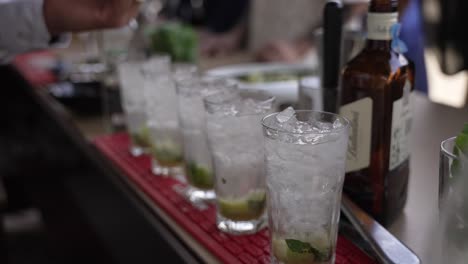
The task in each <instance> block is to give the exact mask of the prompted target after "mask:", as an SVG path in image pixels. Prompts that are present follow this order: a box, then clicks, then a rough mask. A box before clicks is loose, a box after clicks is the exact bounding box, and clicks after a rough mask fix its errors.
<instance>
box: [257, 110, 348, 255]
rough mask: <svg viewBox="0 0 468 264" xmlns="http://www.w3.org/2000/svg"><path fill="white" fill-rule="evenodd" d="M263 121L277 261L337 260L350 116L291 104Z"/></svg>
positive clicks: (272, 245)
mask: <svg viewBox="0 0 468 264" xmlns="http://www.w3.org/2000/svg"><path fill="white" fill-rule="evenodd" d="M262 124H263V132H264V136H265V160H266V188H267V194H268V195H267V197H268V220H269V229H270V236H271V254H272V256H271V258H272V263H320V264H325V263H327V264H328V263H334V258H335V247H336V239H337V230H338V220H339V216H340V203H341V192H342V188H343V181H344V175H345V163H346V150H347V144H348V129H349V122H348V121H347V120H346V119H345V118H343V117H340V116H338V115H335V114H331V113H324V112H317V111H295V110H294V109H292V108H287V109H286V110H284V111H283V112H280V113H275V114H271V115H268V116H266V117H265V118H264V119H263V121H262Z"/></svg>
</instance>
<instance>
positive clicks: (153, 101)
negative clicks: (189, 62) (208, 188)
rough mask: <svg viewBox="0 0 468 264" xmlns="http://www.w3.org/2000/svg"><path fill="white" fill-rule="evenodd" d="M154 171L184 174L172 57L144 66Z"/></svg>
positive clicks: (160, 58)
mask: <svg viewBox="0 0 468 264" xmlns="http://www.w3.org/2000/svg"><path fill="white" fill-rule="evenodd" d="M142 72H143V77H144V78H143V79H144V82H143V86H144V92H145V93H144V94H145V106H146V114H147V117H148V128H149V136H150V139H151V150H150V154H151V157H152V170H153V173H154V174H156V175H169V174H172V175H176V176H177V175H181V174H183V153H182V135H181V133H180V130H179V120H178V116H177V111H178V109H177V94H176V89H175V84H174V80H173V78H172V72H171V61H170V58H169V56H163V55H159V56H154V57H151V58H150V59H149V60H148V61H147V62H145V64H144V65H143V67H142Z"/></svg>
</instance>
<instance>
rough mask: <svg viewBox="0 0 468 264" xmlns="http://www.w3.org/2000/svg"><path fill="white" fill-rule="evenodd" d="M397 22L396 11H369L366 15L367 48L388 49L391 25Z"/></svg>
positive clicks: (390, 39)
mask: <svg viewBox="0 0 468 264" xmlns="http://www.w3.org/2000/svg"><path fill="white" fill-rule="evenodd" d="M396 23H398V12H388V13H380V12H379V13H377V12H372V11H370V12H369V14H368V16H367V44H366V47H367V48H368V49H384V50H387V49H388V50H390V48H391V42H392V35H391V30H390V29H391V27H392V26H393V25H394V24H396Z"/></svg>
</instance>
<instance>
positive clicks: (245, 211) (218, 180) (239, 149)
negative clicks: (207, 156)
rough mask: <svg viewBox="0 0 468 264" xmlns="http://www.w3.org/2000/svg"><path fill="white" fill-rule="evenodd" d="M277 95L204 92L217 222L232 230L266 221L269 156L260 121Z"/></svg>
mask: <svg viewBox="0 0 468 264" xmlns="http://www.w3.org/2000/svg"><path fill="white" fill-rule="evenodd" d="M273 101H274V98H273V97H271V96H267V95H265V94H260V93H248V92H232V91H230V92H221V93H217V94H214V95H211V96H208V97H206V98H205V100H204V102H205V110H206V130H207V134H208V143H209V147H210V150H211V154H212V158H213V165H214V168H215V192H216V205H217V211H216V218H217V219H216V223H217V227H218V228H219V229H220V230H221V231H224V232H227V233H231V234H249V233H255V232H257V231H258V230H260V229H261V228H262V227H264V226H265V224H266V219H265V217H264V215H265V208H266V193H265V174H264V167H265V159H264V153H263V152H264V150H263V135H262V128H261V126H260V122H261V120H262V118H263V116H265V114H267V113H269V112H270V111H271V109H272V104H273Z"/></svg>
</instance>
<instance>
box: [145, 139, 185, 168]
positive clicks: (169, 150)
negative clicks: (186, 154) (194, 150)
mask: <svg viewBox="0 0 468 264" xmlns="http://www.w3.org/2000/svg"><path fill="white" fill-rule="evenodd" d="M151 154H152V155H153V157H154V158H155V159H156V160H157V161H158V162H159V163H161V165H167V166H170V165H172V164H178V163H181V162H182V161H183V157H182V151H181V149H180V147H179V146H178V145H176V144H174V143H172V142H169V141H166V142H162V143H159V142H158V143H157V144H156V145H155V146H153V147H152V148H151Z"/></svg>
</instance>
